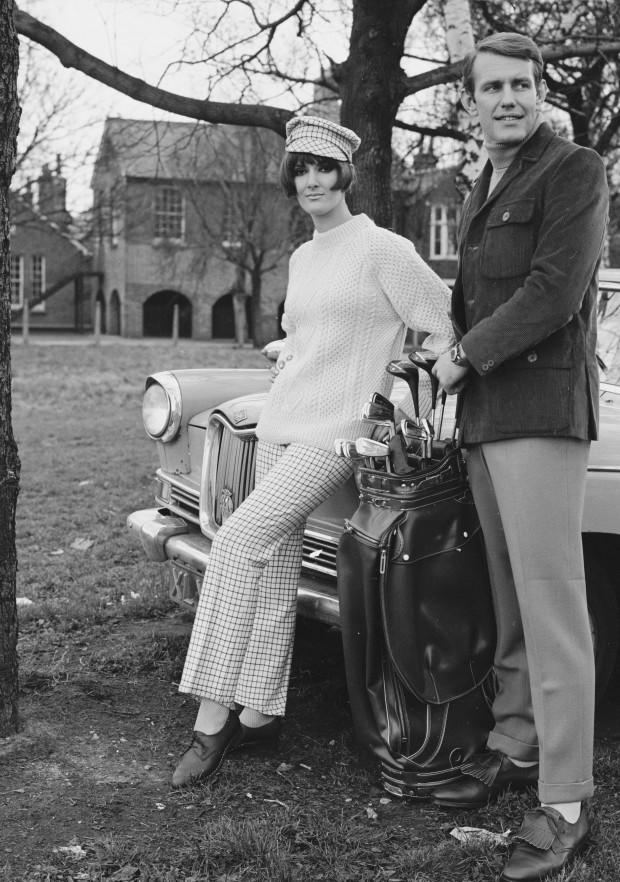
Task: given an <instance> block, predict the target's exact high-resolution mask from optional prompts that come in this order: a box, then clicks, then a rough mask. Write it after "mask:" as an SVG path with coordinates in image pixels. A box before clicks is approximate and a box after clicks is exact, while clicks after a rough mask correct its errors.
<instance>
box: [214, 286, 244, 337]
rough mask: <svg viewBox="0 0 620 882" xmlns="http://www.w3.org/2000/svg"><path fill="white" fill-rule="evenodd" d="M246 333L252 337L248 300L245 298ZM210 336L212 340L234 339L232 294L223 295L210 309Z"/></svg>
mask: <svg viewBox="0 0 620 882" xmlns="http://www.w3.org/2000/svg"><path fill="white" fill-rule="evenodd" d="M245 314H246V322H247V333H248V335H249V337H250V338H251V336H252V331H251V329H252V315H251V310H250V298H249V297H246V298H245ZM211 336H212V337H213V339H214V340H234V339H235V310H234V306H233V295H232V293H228V294H223V295H222V297H220V298H219V299H218V300H216V301H215V303H214V304H213V306H212V307H211Z"/></svg>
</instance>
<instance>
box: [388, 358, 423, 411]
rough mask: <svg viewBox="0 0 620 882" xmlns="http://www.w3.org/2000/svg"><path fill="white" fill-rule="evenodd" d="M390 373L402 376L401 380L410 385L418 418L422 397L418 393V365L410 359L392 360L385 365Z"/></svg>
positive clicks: (394, 375)
mask: <svg viewBox="0 0 620 882" xmlns="http://www.w3.org/2000/svg"><path fill="white" fill-rule="evenodd" d="M385 369H386V371H387V372H388V374H392V376H393V377H400V379H401V380H404V381H405V382H406V383H407V386H408V387H409V392H410V393H411V399H412V401H413V409H414V412H415V415H416V418H417V417H419V416H420V399H419V394H418V389H419V387H420V375H419V373H418V370H417V367H416V366H415V365H413V364H411V362H409V361H405V360H404V359H403V360H402V361H391V362H390V363H389V364H388V365H386V367H385Z"/></svg>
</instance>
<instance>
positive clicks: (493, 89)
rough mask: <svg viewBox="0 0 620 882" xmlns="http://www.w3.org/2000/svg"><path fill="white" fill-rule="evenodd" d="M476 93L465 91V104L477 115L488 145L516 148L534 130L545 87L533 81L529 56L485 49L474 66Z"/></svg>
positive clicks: (472, 113) (542, 83)
mask: <svg viewBox="0 0 620 882" xmlns="http://www.w3.org/2000/svg"><path fill="white" fill-rule="evenodd" d="M473 82H474V94H473V95H470V94H469V93H464V94H463V104H464V105H465V108H466V109H467V111H468V112H469V113H470V114H471V115H472V116H477V117H478V120H479V122H480V127H481V128H482V134H483V135H484V141H485V144H486V146H488V147H500V146H506V147H513V146H516V145H517V144H520V143H521V142H522V141H525V139H526V138H527V137H528V136H529V135H530V134H531V133H532V132H533V131H534V129H535V127H536V125H537V124H538V113H539V111H540V107H541V105H542V103H543V101H544V98H545V94H546V86H545V83H544V82H541V83H539V85H538V88H537V87H536V84H535V82H534V65H533V62H532V61H531V60H530V59H529V58H528V59H526V58H509V57H507V56H505V55H496V54H495V53H492V52H482V53H480V55H478V57H477V58H476V60H475V61H474V66H473Z"/></svg>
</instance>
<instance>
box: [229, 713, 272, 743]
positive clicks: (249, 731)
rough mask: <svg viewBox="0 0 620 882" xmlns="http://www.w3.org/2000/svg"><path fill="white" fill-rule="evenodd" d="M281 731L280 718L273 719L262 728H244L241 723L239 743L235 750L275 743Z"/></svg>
mask: <svg viewBox="0 0 620 882" xmlns="http://www.w3.org/2000/svg"><path fill="white" fill-rule="evenodd" d="M281 731H282V717H274V718H273V720H270V721H269V722H268V723H265V725H264V726H244V725H243V723H241V741H240V742H239V744H238V745H237V748H241V747H257V746H258V745H259V744H270V743H271V742H276V741H277V740H278V738H279V737H280V732H281Z"/></svg>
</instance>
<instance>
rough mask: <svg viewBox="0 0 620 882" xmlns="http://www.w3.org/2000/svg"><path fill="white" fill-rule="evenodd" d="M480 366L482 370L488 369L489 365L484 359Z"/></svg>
mask: <svg viewBox="0 0 620 882" xmlns="http://www.w3.org/2000/svg"><path fill="white" fill-rule="evenodd" d="M481 367H482V370H483V371H488V369H489V366H488V364H487V363H486V361H485V362H484V363H483V364H482V365H481Z"/></svg>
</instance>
